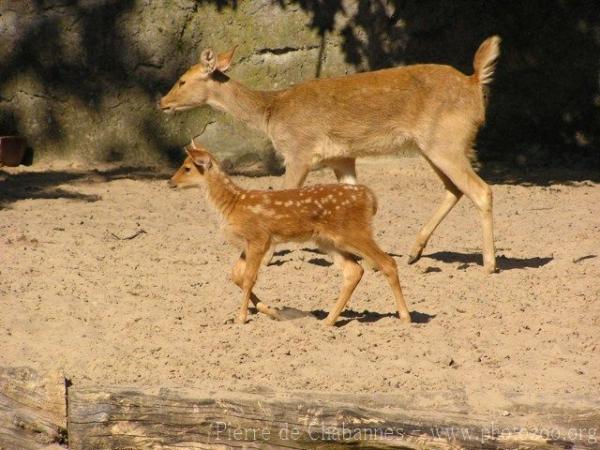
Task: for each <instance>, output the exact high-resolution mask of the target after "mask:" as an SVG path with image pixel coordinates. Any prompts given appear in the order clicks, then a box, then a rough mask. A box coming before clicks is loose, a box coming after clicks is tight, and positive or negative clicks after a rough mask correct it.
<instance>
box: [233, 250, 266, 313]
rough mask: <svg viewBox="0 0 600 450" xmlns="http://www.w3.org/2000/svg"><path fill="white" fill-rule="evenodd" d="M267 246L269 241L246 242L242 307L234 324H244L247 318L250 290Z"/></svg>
mask: <svg viewBox="0 0 600 450" xmlns="http://www.w3.org/2000/svg"><path fill="white" fill-rule="evenodd" d="M269 245H270V244H269V239H265V240H264V241H262V242H261V241H255V242H248V244H247V245H246V251H245V252H244V253H245V254H246V268H245V270H244V274H243V275H242V291H243V296H242V305H241V307H240V312H239V314H238V316H237V319H236V322H237V323H239V324H243V323H246V320H247V318H248V304H249V302H250V297H251V296H252V288H253V287H254V284H255V283H256V277H257V276H258V269H260V263H261V261H262V259H263V257H264V256H265V253H266V251H267V250H268V249H269Z"/></svg>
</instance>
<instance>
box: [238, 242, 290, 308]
mask: <svg viewBox="0 0 600 450" xmlns="http://www.w3.org/2000/svg"><path fill="white" fill-rule="evenodd" d="M245 271H246V255H245V254H244V253H242V254H241V255H240V257H239V259H238V260H237V261H236V263H235V265H234V266H233V269H232V271H231V279H232V280H233V282H234V283H235V284H236V285H237V286H238V287H239V288H240V289H243V286H244V283H243V280H244V272H245ZM250 301H251V302H252V304H253V305H254V307H255V308H256V309H257V310H258V312H261V313H263V314H266V315H267V316H269V317H271V318H273V319H275V320H281V316H280V315H279V313H278V312H277V310H275V309H273V308H271V307H270V306H268V305H267V304H266V303H264V302H263V301H262V300H260V299H259V298H258V297H257V296H256V295H255V294H254V292H250Z"/></svg>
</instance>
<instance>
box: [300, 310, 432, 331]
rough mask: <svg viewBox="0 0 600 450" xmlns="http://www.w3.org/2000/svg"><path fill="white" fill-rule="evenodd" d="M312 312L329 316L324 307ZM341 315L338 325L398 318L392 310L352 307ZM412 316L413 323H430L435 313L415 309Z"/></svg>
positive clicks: (320, 316)
mask: <svg viewBox="0 0 600 450" xmlns="http://www.w3.org/2000/svg"><path fill="white" fill-rule="evenodd" d="M310 314H312V315H313V316H314V317H316V318H317V319H318V320H324V319H325V318H326V317H327V314H329V313H328V312H327V311H324V310H322V309H317V310H313V311H311V312H310ZM340 317H341V319H338V321H337V322H336V324H335V326H336V327H343V326H345V325H348V324H349V323H350V322H353V321H358V322H365V323H374V322H378V321H379V320H381V319H386V318H390V317H394V318H397V317H398V313H391V312H389V313H378V312H374V311H368V310H363V311H361V312H359V311H354V310H352V309H347V310H345V311H343V312H342V314H340ZM410 318H411V320H412V322H413V323H420V324H423V323H429V322H430V321H431V320H432V319H434V318H435V314H427V313H422V312H419V311H413V312H411V313H410Z"/></svg>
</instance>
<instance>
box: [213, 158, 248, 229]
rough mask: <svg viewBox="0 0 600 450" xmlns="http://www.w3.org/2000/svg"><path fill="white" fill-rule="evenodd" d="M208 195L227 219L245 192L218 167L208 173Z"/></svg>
mask: <svg viewBox="0 0 600 450" xmlns="http://www.w3.org/2000/svg"><path fill="white" fill-rule="evenodd" d="M205 178H206V196H207V198H208V200H209V202H210V203H211V204H212V205H213V206H214V208H215V209H216V210H217V212H218V213H219V214H220V215H221V216H222V217H223V218H225V219H227V217H228V216H229V214H230V213H231V211H232V210H233V208H234V207H235V204H236V203H237V201H238V198H239V196H240V195H241V194H242V193H243V192H244V191H243V189H241V188H239V187H238V186H236V185H235V184H234V183H233V181H231V179H230V178H229V177H228V176H227V175H226V174H225V173H224V172H223V171H222V170H221V169H220V168H219V167H218V166H214V167H213V168H212V169H211V170H209V171H208V172H207V173H206V175H205Z"/></svg>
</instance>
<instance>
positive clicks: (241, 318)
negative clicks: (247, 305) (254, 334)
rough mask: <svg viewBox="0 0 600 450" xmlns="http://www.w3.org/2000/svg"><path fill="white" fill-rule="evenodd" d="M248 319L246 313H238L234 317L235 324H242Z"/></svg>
mask: <svg viewBox="0 0 600 450" xmlns="http://www.w3.org/2000/svg"><path fill="white" fill-rule="evenodd" d="M247 321H248V316H247V315H239V316H237V317H236V318H235V323H236V325H244V324H245V323H246V322H247Z"/></svg>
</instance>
